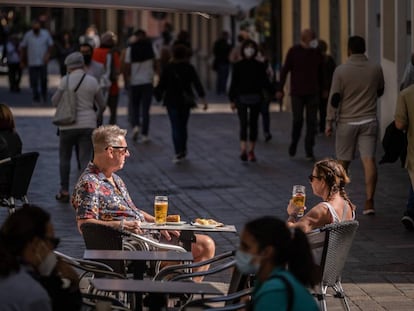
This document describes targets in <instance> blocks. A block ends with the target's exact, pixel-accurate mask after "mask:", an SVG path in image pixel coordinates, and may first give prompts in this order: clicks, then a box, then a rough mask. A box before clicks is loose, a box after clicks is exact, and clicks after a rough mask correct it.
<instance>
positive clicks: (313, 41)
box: [309, 39, 318, 49]
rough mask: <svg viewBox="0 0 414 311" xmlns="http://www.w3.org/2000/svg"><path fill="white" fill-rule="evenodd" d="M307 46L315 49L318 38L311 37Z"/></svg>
mask: <svg viewBox="0 0 414 311" xmlns="http://www.w3.org/2000/svg"><path fill="white" fill-rule="evenodd" d="M309 46H310V47H311V48H313V49H316V48H317V47H318V40H316V39H313V40H312V41H311V42H309Z"/></svg>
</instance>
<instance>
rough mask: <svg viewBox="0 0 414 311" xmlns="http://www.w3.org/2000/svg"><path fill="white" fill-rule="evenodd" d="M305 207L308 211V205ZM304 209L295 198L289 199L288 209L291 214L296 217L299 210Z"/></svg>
mask: <svg viewBox="0 0 414 311" xmlns="http://www.w3.org/2000/svg"><path fill="white" fill-rule="evenodd" d="M303 209H304V210H305V211H306V206H304V207H303ZM301 210H302V208H301V207H300V206H297V205H296V204H295V203H294V201H293V199H290V200H289V204H288V207H287V209H286V211H287V213H288V215H289V216H291V217H294V218H296V217H297V215H298V214H299V212H300V211H301Z"/></svg>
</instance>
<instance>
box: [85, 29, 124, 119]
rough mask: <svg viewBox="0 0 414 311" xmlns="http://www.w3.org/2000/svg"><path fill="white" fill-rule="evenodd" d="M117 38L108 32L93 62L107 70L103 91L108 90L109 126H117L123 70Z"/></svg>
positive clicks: (94, 52) (103, 36)
mask: <svg viewBox="0 0 414 311" xmlns="http://www.w3.org/2000/svg"><path fill="white" fill-rule="evenodd" d="M116 44H117V37H116V35H115V34H114V33H113V32H112V31H107V32H105V33H104V34H103V35H102V36H101V41H100V46H99V47H97V48H96V47H95V48H94V50H93V55H92V60H94V61H96V62H98V63H101V64H103V65H104V68H105V73H104V76H105V81H107V85H102V83H101V86H102V87H103V90H108V91H107V93H105V94H104V96H105V100H106V105H107V106H108V107H109V114H110V116H109V124H116V118H117V109H118V99H119V84H118V78H119V74H120V70H121V61H120V53H119V51H118V50H117V48H116Z"/></svg>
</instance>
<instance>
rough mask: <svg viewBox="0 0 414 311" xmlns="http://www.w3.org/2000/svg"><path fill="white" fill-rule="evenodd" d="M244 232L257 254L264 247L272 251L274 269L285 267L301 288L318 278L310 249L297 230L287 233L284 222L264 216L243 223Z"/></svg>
mask: <svg viewBox="0 0 414 311" xmlns="http://www.w3.org/2000/svg"><path fill="white" fill-rule="evenodd" d="M244 230H245V231H246V232H248V233H249V234H251V235H252V236H253V238H254V239H255V240H256V242H257V244H258V246H259V250H263V249H264V248H265V247H267V246H271V247H273V248H274V254H275V257H274V258H273V260H274V264H275V265H276V266H281V267H286V266H287V267H288V270H289V271H290V272H291V273H292V274H293V275H294V276H295V277H296V278H297V279H298V280H299V281H300V282H301V283H302V284H303V285H304V286H314V285H316V284H317V280H318V275H317V270H316V269H315V263H314V261H313V256H312V253H311V249H310V245H309V242H308V239H307V237H306V235H305V234H304V233H303V231H302V230H301V229H299V228H292V229H291V230H290V229H289V228H288V227H287V225H286V223H285V222H284V221H282V220H280V219H278V218H276V217H273V216H264V217H260V218H257V219H255V220H252V221H250V222H248V223H246V225H245V226H244Z"/></svg>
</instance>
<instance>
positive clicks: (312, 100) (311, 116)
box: [292, 95, 319, 156]
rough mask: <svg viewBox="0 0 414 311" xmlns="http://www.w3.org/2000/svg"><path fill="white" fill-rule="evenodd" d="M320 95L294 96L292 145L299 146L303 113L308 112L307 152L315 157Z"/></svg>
mask: <svg viewBox="0 0 414 311" xmlns="http://www.w3.org/2000/svg"><path fill="white" fill-rule="evenodd" d="M318 103H319V96H318V95H306V96H292V115H293V122H292V123H293V124H292V145H295V146H296V145H297V144H298V141H299V139H300V135H301V132H302V126H303V112H304V110H306V136H305V152H306V155H307V156H313V146H314V145H315V135H316V131H317V123H318V117H317V115H318Z"/></svg>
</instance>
